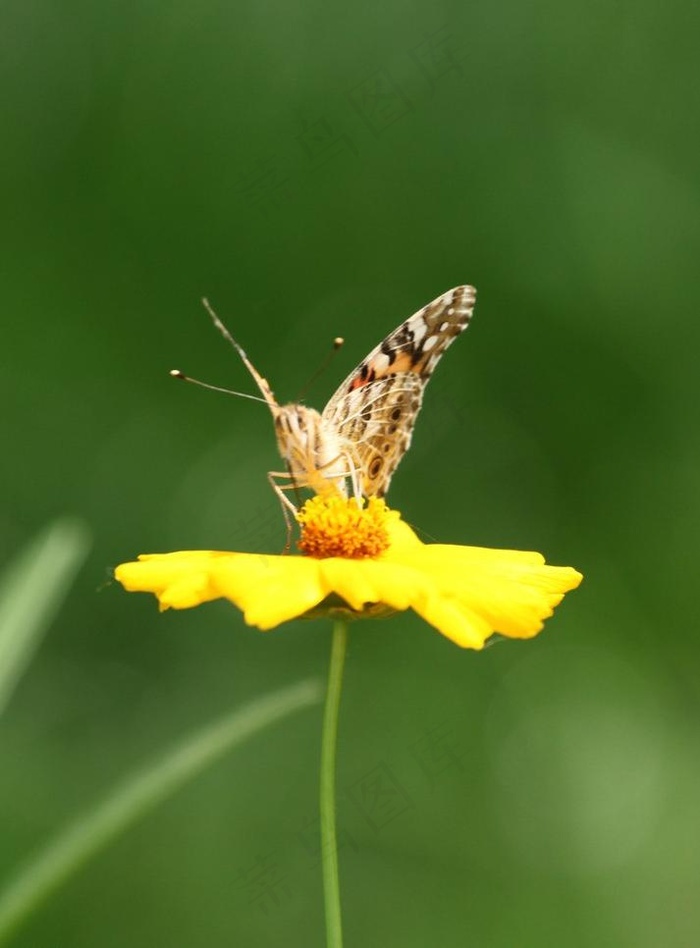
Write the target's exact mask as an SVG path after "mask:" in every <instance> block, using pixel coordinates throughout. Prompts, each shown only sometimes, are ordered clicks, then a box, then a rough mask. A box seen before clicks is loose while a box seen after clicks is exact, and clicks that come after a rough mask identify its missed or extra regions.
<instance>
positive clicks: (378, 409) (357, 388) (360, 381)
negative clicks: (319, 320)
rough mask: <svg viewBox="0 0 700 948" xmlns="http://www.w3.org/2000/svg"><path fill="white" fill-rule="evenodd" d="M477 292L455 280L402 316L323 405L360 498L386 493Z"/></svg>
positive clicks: (325, 419) (466, 322)
mask: <svg viewBox="0 0 700 948" xmlns="http://www.w3.org/2000/svg"><path fill="white" fill-rule="evenodd" d="M475 299H476V290H475V289H474V287H472V286H458V287H456V288H455V289H453V290H448V292H447V293H443V294H442V296H439V297H438V298H437V299H436V300H433V302H432V303H428V305H427V306H424V307H423V308H422V309H420V310H419V311H418V312H417V313H414V315H413V316H411V317H410V319H407V320H406V321H405V322H403V323H402V324H401V325H400V326H399V327H398V328H397V329H395V330H394V332H392V333H391V334H390V335H389V336H387V338H386V339H384V341H383V342H381V343H380V344H379V345H378V346H377V347H376V349H373V350H372V352H370V354H369V355H368V356H367V358H366V359H364V360H363V361H362V362H361V363H360V365H358V367H357V368H356V369H355V370H354V372H351V374H350V375H349V376H348V377H347V379H345V381H344V382H343V384H342V385H341V386H340V388H339V389H338V391H337V392H336V393H335V394H334V395H333V397H332V398H331V400H330V401H329V402H328V404H327V405H326V408H325V409H324V411H323V415H322V421H323V424H324V426H326V427H327V429H328V430H329V431H333V432H336V433H337V435H338V438H339V441H340V444H341V446H342V449H343V451H344V452H345V453H346V454H347V457H348V461H349V464H350V466H351V467H352V469H353V470H354V471H356V472H357V473H358V475H359V483H360V487H361V491H362V494H363V495H364V496H365V497H372V496H378V497H381V496H382V495H383V494H385V493H386V491H387V489H388V487H389V483H390V481H391V477H392V475H393V473H394V471H395V470H396V467H397V465H398V463H399V461H400V460H401V458H402V457H403V455H404V454H405V453H406V451H407V450H408V448H409V446H410V444H411V433H412V431H413V425H414V423H415V420H416V415H417V414H418V411H419V410H420V406H421V402H422V399H423V392H424V390H425V386H426V384H427V382H428V379H429V378H430V376H431V375H432V373H433V370H434V369H435V366H436V365H437V363H438V361H439V360H440V358H441V356H442V354H443V353H444V352H445V350H446V349H447V347H448V346H449V345H450V343H451V342H453V340H454V339H455V338H456V337H457V336H458V335H459V334H460V333H461V332H462V331H463V330H464V329H466V327H467V326H468V325H469V320H470V319H471V315H472V312H473V310H474V302H475Z"/></svg>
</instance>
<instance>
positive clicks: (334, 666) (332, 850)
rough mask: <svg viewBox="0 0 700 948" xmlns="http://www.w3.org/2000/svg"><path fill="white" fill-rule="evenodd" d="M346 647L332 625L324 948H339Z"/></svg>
mask: <svg viewBox="0 0 700 948" xmlns="http://www.w3.org/2000/svg"><path fill="white" fill-rule="evenodd" d="M347 645H348V626H347V622H343V621H341V620H339V621H337V622H336V623H335V624H334V625H333V644H332V646H331V662H330V667H329V669H328V690H327V692H326V706H325V709H324V712H323V736H322V739H321V861H322V866H323V899H324V903H325V907H326V945H327V948H342V945H343V931H342V925H341V921H340V886H339V883H338V844H337V839H336V831H335V756H336V745H337V737H338V710H339V708H340V693H341V691H342V687H343V665H344V664H345V652H346V651H347Z"/></svg>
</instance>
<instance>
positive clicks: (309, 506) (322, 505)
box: [297, 494, 398, 560]
mask: <svg viewBox="0 0 700 948" xmlns="http://www.w3.org/2000/svg"><path fill="white" fill-rule="evenodd" d="M397 516H398V514H397V513H396V512H395V511H392V510H389V509H388V508H387V506H386V504H385V502H384V501H383V500H380V499H379V498H377V497H371V498H370V499H369V500H368V501H367V504H366V506H362V505H361V503H360V502H358V501H357V500H355V498H354V497H350V498H345V497H340V496H339V495H337V494H332V495H330V496H320V497H312V498H311V500H308V501H307V502H306V503H305V504H304V506H303V507H302V508H301V510H300V511H299V512H298V513H297V521H298V522H299V524H300V526H301V538H300V540H299V543H298V547H299V549H300V550H301V552H302V553H305V554H306V556H313V557H314V558H316V559H328V558H330V557H332V556H339V557H342V558H343V559H347V560H362V559H367V558H368V557H377V556H380V555H381V554H382V553H384V552H385V551H386V550H388V549H389V542H390V541H389V529H388V525H389V522H390V520H391V519H396V517H397Z"/></svg>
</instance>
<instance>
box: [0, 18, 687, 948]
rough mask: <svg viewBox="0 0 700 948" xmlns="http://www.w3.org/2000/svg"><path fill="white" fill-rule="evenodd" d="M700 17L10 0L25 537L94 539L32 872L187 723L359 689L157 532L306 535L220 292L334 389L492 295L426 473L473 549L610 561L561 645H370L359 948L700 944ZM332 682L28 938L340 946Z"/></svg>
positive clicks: (348, 831)
mask: <svg viewBox="0 0 700 948" xmlns="http://www.w3.org/2000/svg"><path fill="white" fill-rule="evenodd" d="M696 11H697V7H696V5H694V4H692V3H690V2H688V0H675V2H671V3H668V4H664V5H663V7H662V5H660V4H658V3H653V2H641V3H637V4H622V5H621V4H608V3H583V2H573V3H568V4H565V5H562V4H555V3H545V2H541V0H526V2H524V3H522V2H512V0H511V2H508V0H500V2H497V3H487V2H485V0H476V2H474V3H471V4H469V5H462V4H444V3H443V4H435V3H431V2H429V0H418V2H415V3H412V4H408V3H397V2H387V3H384V4H382V5H381V6H380V7H377V6H376V5H370V4H366V5H360V6H355V7H349V6H348V5H346V4H317V3H313V2H306V3H302V4H294V3H293V4H284V3H268V4H260V3H255V2H241V3H237V4H221V3H210V2H201V3H199V4H197V5H196V6H193V5H192V4H191V3H184V2H182V0H175V2H171V3H167V4H166V3H157V2H150V0H144V2H140V3H136V4H124V5H118V4H107V3H99V2H97V3H86V2H82V0H77V2H74V3H71V4H66V3H59V2H52V0H32V2H29V3H28V2H26V0H9V2H6V3H4V4H3V5H2V11H1V12H0V50H1V54H0V87H1V89H2V98H1V100H0V123H1V124H0V128H1V132H0V135H1V137H2V151H1V154H0V167H1V168H2V172H1V180H0V189H1V190H0V196H1V201H2V248H1V254H0V272H1V273H2V284H1V285H2V308H3V312H4V317H3V328H2V344H1V346H0V353H1V355H0V364H1V367H2V371H1V372H0V386H2V402H3V410H2V444H3V446H4V452H3V464H2V490H1V494H0V496H1V498H2V500H1V501H0V545H1V550H0V552H1V554H2V562H9V561H10V559H11V558H12V557H13V556H14V554H15V552H16V551H17V550H18V549H19V548H20V547H21V546H22V545H23V544H24V543H25V542H26V541H27V540H28V539H29V538H30V537H32V536H33V535H34V534H35V533H36V532H37V531H38V530H39V529H41V528H42V527H43V525H44V524H45V523H46V522H47V521H49V520H50V519H52V518H54V517H55V516H57V515H61V514H64V513H72V514H76V515H79V516H80V517H83V518H85V520H86V521H87V522H88V523H89V524H90V526H91V528H92V530H93V532H94V537H95V544H94V548H93V551H92V554H91V557H90V559H89V562H88V564H87V566H86V568H85V569H84V570H83V571H82V573H81V574H80V576H79V579H78V582H77V583H76V584H75V586H74V588H73V589H72V591H71V594H70V596H69V598H68V600H67V603H66V605H65V607H64V609H63V611H62V613H61V615H60V619H59V621H58V622H57V623H55V625H54V627H53V628H52V631H51V634H50V636H49V637H48V639H47V640H46V641H45V642H44V645H43V647H42V649H41V651H40V653H39V655H38V657H37V659H36V661H35V662H34V664H33V665H32V667H31V669H30V671H29V673H28V674H27V676H26V677H25V679H24V681H23V683H22V686H21V688H20V689H19V690H18V692H17V693H16V695H15V698H14V700H13V702H12V704H11V706H10V707H9V708H8V710H7V713H6V715H5V717H4V719H3V722H2V726H1V728H0V760H1V761H2V763H1V764H0V767H1V768H2V780H1V781H0V808H1V813H2V846H1V851H0V870H1V871H2V874H3V876H5V877H7V878H9V876H10V875H11V873H12V871H13V869H14V867H15V866H16V865H17V864H18V862H19V861H20V860H21V859H22V858H23V857H24V856H25V855H27V854H28V853H30V852H31V851H33V850H34V849H35V848H36V847H39V846H41V844H42V841H44V840H45V839H46V838H47V836H48V835H49V834H50V833H52V832H53V831H54V830H55V829H57V828H58V827H61V826H62V825H64V824H65V823H66V822H67V821H68V820H69V819H71V818H72V817H74V816H75V815H76V814H78V813H80V812H81V811H82V810H83V808H85V807H87V806H88V805H89V804H90V803H92V802H93V801H94V800H96V799H98V798H99V797H101V796H102V795H103V794H105V793H107V792H108V791H109V788H110V787H111V786H112V785H113V783H114V782H115V781H116V780H118V779H119V778H120V777H121V776H122V775H123V774H125V773H126V772H128V771H130V770H131V769H133V768H134V767H137V766H139V765H141V764H142V763H143V762H145V761H148V760H150V759H152V758H153V757H154V756H155V755H157V754H159V753H160V751H161V749H162V748H163V747H165V746H167V745H168V744H170V743H171V742H173V741H175V740H176V739H177V738H178V736H179V735H180V734H182V733H183V732H185V731H187V730H189V729H191V728H192V727H195V726H197V725H200V724H203V723H205V722H207V721H208V720H210V719H212V718H214V717H216V716H217V715H220V714H222V713H224V712H225V711H227V710H229V709H231V708H234V707H236V706H238V705H240V704H242V703H244V702H245V701H247V700H249V699H251V698H254V697H256V696H258V695H260V694H263V693H266V692H267V691H269V690H271V689H274V688H276V687H281V686H283V685H285V684H287V683H291V682H294V681H296V680H298V679H299V678H302V677H307V676H309V675H323V674H324V672H325V668H326V663H327V657H328V649H329V634H328V633H329V630H328V627H327V626H326V625H325V624H324V623H322V622H316V623H304V622H297V623H293V624H290V625H288V626H285V627H283V628H282V629H281V630H278V631H276V632H273V633H270V634H266V635H265V634H261V633H259V632H256V631H253V630H251V629H248V628H246V627H245V626H244V625H243V623H242V621H241V618H240V615H239V614H238V613H237V612H236V611H235V610H234V609H233V608H232V607H231V606H227V605H225V604H223V603H214V604H211V605H208V606H206V607H203V608H200V609H198V610H195V611H190V612H183V613H178V614H176V613H172V612H170V613H166V614H163V615H159V614H158V612H157V610H156V607H155V603H154V601H153V600H152V599H151V597H146V596H127V595H125V594H124V593H123V591H122V590H121V589H120V588H119V587H117V586H115V585H114V584H110V583H109V577H110V571H111V569H112V567H113V566H114V565H115V564H117V563H119V562H121V561H123V560H126V559H131V558H133V556H134V555H135V554H136V553H138V552H142V551H160V550H176V549H187V548H200V547H203V548H224V549H249V550H271V551H275V552H276V551H277V550H279V548H280V547H281V544H282V542H283V538H284V531H283V525H282V521H281V517H280V515H279V511H278V507H277V503H276V501H275V498H274V497H273V495H272V494H271V492H270V490H269V487H268V485H267V482H266V478H265V472H266V471H267V470H269V469H274V468H276V467H278V466H279V461H278V459H277V456H276V450H275V445H274V437H273V432H272V426H271V422H270V418H269V416H268V414H267V412H266V409H265V408H264V407H263V406H260V405H255V404H252V403H249V402H245V401H242V400H234V399H231V398H227V397H226V396H220V395H215V394H213V393H209V392H204V391H202V390H198V389H196V388H194V387H188V386H184V385H180V384H176V383H175V382H173V381H171V380H170V379H169V378H168V375H167V373H168V370H169V369H171V368H173V367H178V368H180V369H182V370H184V371H186V372H188V373H190V374H192V375H195V376H197V377H199V378H204V379H205V380H207V381H209V382H212V383H214V384H220V385H229V386H231V387H232V388H237V389H241V390H244V391H253V386H252V382H251V380H250V379H249V378H247V377H246V373H245V371H244V370H243V368H242V366H241V365H240V363H239V362H238V361H237V359H236V357H235V354H234V353H233V352H232V351H231V350H230V349H229V347H228V346H227V345H226V343H225V342H224V341H223V340H222V339H221V338H220V337H219V336H218V335H217V333H216V332H215V331H214V330H213V329H212V326H211V324H210V322H209V320H208V318H207V316H206V314H205V313H204V311H203V309H202V307H201V305H200V303H199V299H200V297H201V296H202V295H204V294H206V295H208V296H209V297H210V298H211V300H212V301H213V303H214V305H215V306H216V307H217V309H218V311H219V313H220V314H221V316H222V317H223V318H224V319H225V320H226V321H227V322H228V324H229V325H230V327H231V329H232V331H234V333H235V334H236V335H237V336H238V338H239V339H240V341H241V342H242V343H243V345H244V346H245V347H246V349H247V350H248V352H249V354H250V355H251V357H252V358H253V360H254V361H255V362H256V364H257V365H258V367H259V369H260V370H261V371H262V372H263V374H265V375H266V376H267V377H268V378H269V379H270V380H271V382H272V385H273V388H274V389H275V392H276V393H277V395H278V397H279V398H280V399H281V400H283V401H284V400H288V399H293V398H294V397H295V396H296V395H297V393H298V392H299V390H300V389H301V388H302V386H303V385H304V383H305V382H306V381H307V380H308V379H309V377H310V376H311V374H312V373H313V370H314V369H315V367H317V366H318V365H319V363H320V362H321V360H322V358H323V356H324V354H325V353H326V351H327V350H328V347H329V345H330V341H331V339H332V338H333V337H334V336H336V335H343V336H345V337H346V340H347V342H346V346H345V348H344V349H343V350H342V351H341V353H340V354H339V355H338V356H337V357H336V361H335V364H334V365H333V367H332V368H331V369H330V370H328V371H327V372H326V373H325V374H324V376H323V377H322V378H321V379H319V380H318V381H317V382H315V383H314V384H313V385H312V387H311V389H310V390H309V392H308V396H307V400H308V402H309V403H310V404H312V405H315V406H317V407H321V406H322V405H323V403H324V399H325V398H327V397H328V395H329V394H330V393H331V392H332V391H333V390H334V389H335V387H336V385H337V383H338V381H339V380H340V378H341V377H343V376H344V375H345V374H346V373H347V372H348V371H349V370H350V369H351V368H352V367H353V366H354V365H355V363H356V362H357V361H358V360H359V359H360V358H361V357H362V356H364V355H365V354H366V352H367V351H368V350H369V349H370V348H371V347H372V346H374V345H375V344H376V343H377V342H378V341H379V340H380V339H381V338H382V336H383V335H384V334H385V333H386V332H388V331H389V330H391V329H393V328H394V327H395V326H396V325H397V324H398V323H399V321H400V320H402V319H403V318H404V317H405V316H407V315H409V314H411V313H412V312H414V311H415V310H416V309H418V308H419V306H421V305H422V304H424V303H425V302H427V301H428V300H430V299H432V298H433V297H435V296H437V295H438V294H439V293H441V292H443V291H444V290H446V289H448V288H450V287H452V286H454V285H456V284H458V283H463V282H470V283H473V284H474V285H475V286H476V287H477V288H478V291H479V298H478V303H477V308H476V314H475V318H474V320H473V322H472V325H471V328H470V329H469V331H468V333H467V334H466V336H464V337H463V338H461V339H460V340H459V341H458V342H457V344H456V345H455V346H454V348H453V349H451V350H450V352H449V354H448V355H447V357H446V358H445V360H444V362H443V363H442V364H441V365H440V367H439V369H438V371H437V372H436V375H435V378H434V380H433V381H432V383H431V385H430V387H429V390H428V393H427V396H426V400H425V404H424V408H423V413H422V415H421V417H420V418H419V421H418V425H417V428H416V434H415V439H414V445H413V447H412V449H411V451H410V453H409V455H408V456H407V457H406V458H405V460H404V462H403V463H402V465H401V468H400V470H399V473H398V474H397V476H396V478H395V480H394V483H393V485H392V490H391V493H390V500H391V502H392V504H393V505H394V506H396V507H398V508H400V509H401V510H402V511H403V512H404V514H405V516H406V518H407V519H408V520H409V521H410V522H412V523H414V524H416V525H417V526H418V527H420V529H421V530H423V531H425V532H426V533H427V534H428V535H429V536H433V537H435V538H437V539H439V540H441V541H443V542H455V543H472V544H481V545H486V546H505V547H513V548H519V549H537V550H541V551H542V552H544V553H545V554H546V555H547V557H548V559H549V560H550V561H551V562H553V563H559V564H567V565H569V564H570V565H574V566H576V567H578V568H579V569H581V570H582V571H583V572H584V574H585V576H586V579H585V582H584V584H583V586H582V587H581V589H580V590H579V591H578V592H576V593H573V594H571V595H570V596H569V597H568V598H567V600H566V601H565V603H564V604H563V605H562V607H561V608H560V609H559V611H558V613H557V615H556V617H555V618H554V619H553V620H552V621H550V623H549V624H548V626H547V628H546V630H545V632H544V633H543V634H542V635H541V636H540V638H538V639H536V640H535V641H532V642H529V643H519V642H501V643H498V644H497V645H495V646H494V647H492V648H490V649H487V650H486V651H485V652H483V653H481V654H478V653H475V652H470V651H461V650H459V649H458V648H457V647H456V646H454V645H453V644H451V643H450V642H448V641H447V640H446V639H443V638H442V637H441V636H440V635H439V634H437V633H435V632H434V631H432V630H431V629H430V628H428V627H427V626H426V625H425V624H424V623H422V622H421V621H419V620H418V619H416V618H415V617H414V616H411V615H403V616H400V617H399V618H396V619H393V620H390V621H384V622H367V623H361V624H359V625H357V626H356V627H355V628H353V630H352V636H351V650H350V654H349V659H348V666H347V675H346V690H345V694H344V699H343V707H342V717H341V748H340V760H339V774H338V784H339V822H340V828H341V834H342V837H341V839H342V851H341V882H342V887H343V900H344V910H345V926H346V940H347V945H348V946H349V948H352V946H360V945H362V946H385V945H399V944H400V945H402V946H404V948H414V946H415V948H423V946H427V945H440V946H445V948H453V946H463V945H468V946H479V948H512V946H526V948H530V946H532V948H542V946H562V945H566V946H576V948H579V946H581V948H587V946H596V948H599V946H613V948H626V946H634V948H647V946H649V948H651V946H654V948H656V946H658V945H661V944H663V945H664V946H669V948H676V946H688V945H695V944H697V943H698V940H699V939H700V907H698V903H697V898H696V895H697V884H698V873H699V870H700V857H699V856H698V836H699V835H700V824H699V822H698V811H697V804H698V779H699V777H700V774H699V771H700V760H699V758H698V681H697V665H698V660H699V658H700V646H699V644H698V640H697V624H696V619H695V616H696V608H697V607H696V604H695V586H696V585H697V580H696V577H695V573H696V568H697V567H696V562H695V560H694V554H693V549H695V538H696V535H697V533H698V527H699V526H700V524H699V514H700V500H699V498H698V442H697V422H696V411H697V405H698V394H699V392H698V371H697V368H696V362H697V350H698V344H699V343H700V328H699V324H698V319H697V306H696V304H695V299H694V298H695V295H696V294H695V292H694V291H693V289H692V288H693V286H695V284H696V271H697V266H698V263H697V261H698V250H699V248H700V239H699V238H700V214H699V210H700V194H699V190H698V175H697V171H698V145H700V132H699V129H698V102H697V89H698V80H699V73H698V64H697V28H698V25H699V24H698V16H697V12H696ZM319 730H320V710H318V711H317V710H311V711H306V712H304V713H302V714H300V715H297V716H296V717H294V718H292V719H290V720H289V721H287V722H285V723H283V724H281V725H279V726H278V727H276V728H275V729H274V730H273V731H270V732H268V733H266V734H265V735H264V736H263V737H262V738H261V739H260V740H258V741H255V742H253V743H252V744H250V745H248V746H247V747H246V748H244V749H243V750H242V751H240V752H238V753H237V754H235V755H232V756H231V757H230V758H229V759H226V760H225V761H223V762H221V763H219V764H218V765H216V766H215V767H212V768H211V769H210V770H208V771H207V772H206V773H205V774H204V775H203V776H202V777H201V778H200V779H199V780H197V781H196V782H195V783H193V784H190V785H189V786H188V787H186V788H185V789H184V790H182V791H181V792H180V793H178V794H177V796H175V797H173V798H172V799H171V800H170V801H169V802H168V803H167V804H166V805H164V806H162V807H161V808H160V809H158V810H157V811H156V812H155V813H154V814H153V815H151V816H150V817H148V818H147V819H146V820H144V821H143V822H142V823H140V824H139V825H138V826H136V827H135V828H134V829H133V830H131V831H130V832H129V833H128V834H126V835H125V836H124V837H123V838H122V839H121V840H120V841H119V843H118V844H117V845H115V846H114V847H112V848H111V849H109V850H108V851H106V852H104V853H103V854H102V855H101V856H100V857H99V858H98V859H97V860H95V861H94V862H92V863H91V864H90V865H89V867H87V868H86V869H85V871H84V872H82V873H81V874H80V875H77V876H76V877H75V878H73V879H72V880H71V881H70V882H69V884H67V885H66V886H65V888H63V889H62V890H61V891H60V892H59V893H58V894H57V895H55V896H54V897H53V898H52V899H51V900H50V901H49V902H48V903H47V904H46V905H45V906H44V907H43V908H42V910H41V912H40V913H38V914H37V915H36V916H35V917H34V918H33V919H32V920H31V922H30V923H29V924H28V925H26V926H25V927H24V928H23V929H22V930H21V931H20V932H18V934H17V936H16V938H15V940H14V942H13V944H16V945H18V946H26V948H30V946H31V948H35V946H51V948H54V946H63V945H65V946H68V945H70V946H71V948H83V946H90V948H93V946H95V945H99V946H101V948H113V946H115V948H116V946H125V945H149V946H153V945H159V946H160V945H162V946H166V945H167V946H173V945H175V946H183V948H200V946H206V948H218V946H224V945H226V946H229V945H244V946H264V948H266V946H272V945H285V946H311V945H321V944H323V918H322V904H321V881H320V870H319V866H318V853H317V848H316V847H317V844H316V840H315V831H316V817H315V813H316V793H317V789H316V788H317V763H318V743H319Z"/></svg>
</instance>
